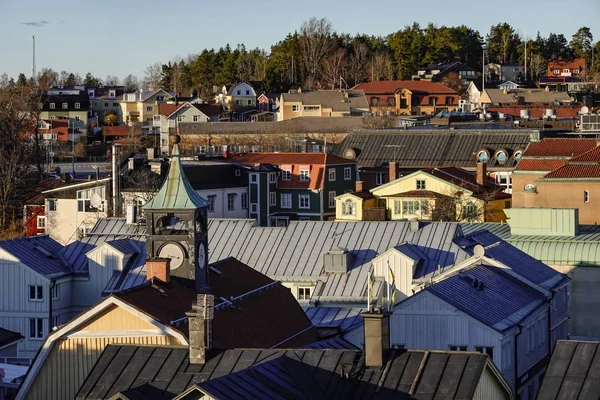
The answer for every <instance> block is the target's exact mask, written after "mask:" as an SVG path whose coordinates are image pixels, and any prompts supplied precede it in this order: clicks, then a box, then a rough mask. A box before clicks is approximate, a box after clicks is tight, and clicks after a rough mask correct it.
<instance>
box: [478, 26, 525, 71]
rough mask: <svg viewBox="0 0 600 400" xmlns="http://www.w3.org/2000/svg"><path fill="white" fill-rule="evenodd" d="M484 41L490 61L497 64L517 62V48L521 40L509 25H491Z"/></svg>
mask: <svg viewBox="0 0 600 400" xmlns="http://www.w3.org/2000/svg"><path fill="white" fill-rule="evenodd" d="M486 41H487V45H488V54H489V58H490V61H492V62H498V63H512V62H516V61H517V58H518V56H517V47H518V46H519V43H520V42H521V39H520V38H519V35H517V33H516V32H515V30H514V28H513V27H512V26H511V25H510V24H507V23H506V22H504V23H501V24H497V25H493V26H492V28H491V29H490V33H489V34H488V35H487V38H486Z"/></svg>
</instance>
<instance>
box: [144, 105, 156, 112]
mask: <svg viewBox="0 0 600 400" xmlns="http://www.w3.org/2000/svg"><path fill="white" fill-rule="evenodd" d="M152 111H154V107H152V106H146V112H152Z"/></svg>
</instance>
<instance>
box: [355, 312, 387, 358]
mask: <svg viewBox="0 0 600 400" xmlns="http://www.w3.org/2000/svg"><path fill="white" fill-rule="evenodd" d="M360 316H361V317H362V318H363V324H364V325H363V326H364V329H363V330H364V335H365V337H364V339H365V346H364V349H365V350H364V351H365V366H367V367H383V366H384V365H385V363H386V362H387V358H388V353H389V351H390V313H388V312H373V311H370V312H364V313H362V314H360Z"/></svg>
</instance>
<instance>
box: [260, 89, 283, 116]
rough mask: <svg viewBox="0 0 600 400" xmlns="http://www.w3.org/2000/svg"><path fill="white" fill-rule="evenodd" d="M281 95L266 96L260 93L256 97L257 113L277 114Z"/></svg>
mask: <svg viewBox="0 0 600 400" xmlns="http://www.w3.org/2000/svg"><path fill="white" fill-rule="evenodd" d="M280 97H281V94H279V93H276V94H266V93H262V94H261V95H260V96H258V99H257V101H258V111H260V112H273V113H274V112H277V110H278V109H279V99H280Z"/></svg>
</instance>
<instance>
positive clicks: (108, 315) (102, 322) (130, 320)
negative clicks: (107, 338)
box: [78, 305, 158, 332]
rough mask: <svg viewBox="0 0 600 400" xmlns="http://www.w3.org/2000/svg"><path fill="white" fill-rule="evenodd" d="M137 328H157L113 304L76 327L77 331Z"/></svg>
mask: <svg viewBox="0 0 600 400" xmlns="http://www.w3.org/2000/svg"><path fill="white" fill-rule="evenodd" d="M138 329H158V328H157V327H156V326H155V325H152V324H151V323H149V322H147V321H144V320H142V319H140V318H137V317H134V316H133V315H131V313H130V312H128V311H125V310H124V309H122V308H121V307H118V306H116V305H113V306H111V307H109V308H108V309H107V310H105V311H103V312H102V313H100V314H99V315H97V316H95V317H94V318H92V319H91V320H90V321H89V322H88V323H87V324H85V325H83V326H81V327H80V328H78V332H94V331H127V330H138Z"/></svg>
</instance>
